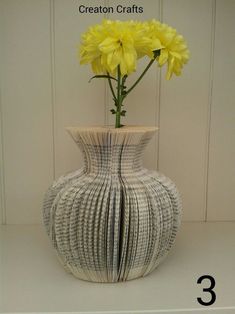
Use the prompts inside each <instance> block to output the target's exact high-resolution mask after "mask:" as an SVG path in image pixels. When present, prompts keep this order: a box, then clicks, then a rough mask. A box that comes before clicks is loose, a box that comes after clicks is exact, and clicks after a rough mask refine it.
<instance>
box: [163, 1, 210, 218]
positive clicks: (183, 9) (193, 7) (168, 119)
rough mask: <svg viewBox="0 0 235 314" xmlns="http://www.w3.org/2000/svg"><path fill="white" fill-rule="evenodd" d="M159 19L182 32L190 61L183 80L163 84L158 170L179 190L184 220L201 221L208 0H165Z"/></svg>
mask: <svg viewBox="0 0 235 314" xmlns="http://www.w3.org/2000/svg"><path fill="white" fill-rule="evenodd" d="M177 8H180V10H179V9H178V10H177ZM182 16H183V17H184V18H182ZM163 20H164V21H166V22H167V23H168V24H172V25H174V26H175V27H176V29H177V30H178V31H179V32H180V33H184V36H185V38H187V42H188V45H189V49H190V52H191V58H190V60H189V63H188V65H187V66H186V67H185V69H184V72H183V75H182V77H180V78H174V79H172V80H171V81H170V82H168V81H166V80H165V78H164V77H163V79H162V84H161V86H162V89H161V107H160V110H161V111H160V112H161V115H160V147H159V169H160V171H161V172H163V173H165V174H166V175H168V176H169V177H170V178H172V179H173V180H174V181H175V182H176V184H177V186H178V188H179V190H180V191H181V194H182V199H183V206H184V219H186V220H204V219H205V191H206V186H205V184H206V165H205V161H206V154H207V151H206V141H207V131H208V125H207V123H208V116H207V115H208V105H209V102H208V99H209V87H210V86H209V80H210V57H211V51H210V47H211V31H212V29H211V24H212V1H204V0H198V1H188V0H177V1H171V0H166V1H164V7H163ZM199 34H200V35H199ZM202 47H203V49H202ZM163 76H164V75H163Z"/></svg>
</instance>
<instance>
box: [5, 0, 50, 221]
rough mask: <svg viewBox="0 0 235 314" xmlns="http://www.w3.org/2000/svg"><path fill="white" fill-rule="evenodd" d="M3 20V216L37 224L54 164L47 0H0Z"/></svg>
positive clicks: (10, 219) (12, 219)
mask: <svg viewBox="0 0 235 314" xmlns="http://www.w3.org/2000/svg"><path fill="white" fill-rule="evenodd" d="M1 19H2V22H1V23H2V26H3V29H2V42H1V45H2V47H1V48H2V51H1V60H0V62H1V70H2V73H1V88H2V89H1V91H2V97H1V99H2V120H3V136H4V161H5V195H6V210H7V215H6V218H7V223H36V222H39V221H40V220H41V203H42V197H43V193H44V191H45V188H46V187H47V186H48V184H49V182H50V181H51V180H52V168H53V167H52V130H51V121H52V113H51V90H50V40H49V39H50V38H49V1H48V0H40V1H36V0H33V1H32V0H21V1H18V0H11V1H7V0H3V1H2V2H1Z"/></svg>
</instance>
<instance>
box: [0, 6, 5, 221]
mask: <svg viewBox="0 0 235 314" xmlns="http://www.w3.org/2000/svg"><path fill="white" fill-rule="evenodd" d="M2 13H3V2H2V1H0V60H1V59H2V44H1V43H2V42H3V18H2ZM1 73H2V65H1V62H0V224H2V223H5V204H4V203H5V192H4V162H3V134H2V130H3V125H2V122H3V120H2V101H1V98H2V96H1V89H2V87H1V85H2V84H1V80H2V77H1Z"/></svg>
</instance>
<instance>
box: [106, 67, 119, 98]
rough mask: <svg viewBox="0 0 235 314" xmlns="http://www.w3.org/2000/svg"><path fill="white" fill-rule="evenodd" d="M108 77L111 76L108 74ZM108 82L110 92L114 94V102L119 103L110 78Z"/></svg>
mask: <svg viewBox="0 0 235 314" xmlns="http://www.w3.org/2000/svg"><path fill="white" fill-rule="evenodd" d="M107 74H108V76H109V73H108V72H107ZM108 82H109V87H110V90H111V92H112V95H113V99H114V101H115V102H116V101H117V98H116V95H115V93H114V89H113V85H112V82H111V79H110V77H108Z"/></svg>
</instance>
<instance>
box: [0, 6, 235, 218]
mask: <svg viewBox="0 0 235 314" xmlns="http://www.w3.org/2000/svg"><path fill="white" fill-rule="evenodd" d="M81 3H82V1H80V0H79V1H73V0H66V1H65V0H41V1H36V0H34V1H30V0H21V1H17V0H11V1H7V0H0V8H1V10H0V23H1V27H0V41H1V42H0V70H1V73H0V77H1V81H0V91H1V106H2V117H1V121H2V138H1V139H0V146H1V149H0V152H1V150H2V157H3V158H1V159H2V160H3V161H4V163H3V161H2V160H1V168H2V169H1V173H0V177H1V182H2V187H1V191H2V192H1V197H2V202H1V204H3V206H1V207H2V210H1V209H0V210H1V211H2V215H1V216H2V217H3V222H7V223H9V224H11V223H38V222H40V220H41V202H42V198H43V194H44V191H45V190H46V189H47V187H48V186H49V185H50V183H51V182H52V180H53V176H54V175H55V177H56V178H57V177H58V176H59V175H61V174H63V173H65V172H68V171H70V170H73V169H75V168H77V167H79V166H80V165H81V154H80V153H79V151H78V149H77V147H76V146H75V145H74V143H73V142H72V140H71V139H70V138H69V136H68V135H67V134H66V132H65V130H64V128H65V127H66V126H75V125H92V124H105V123H113V121H114V119H113V118H114V117H113V116H112V115H111V114H110V113H109V111H108V110H109V109H110V106H111V102H110V98H109V96H108V93H107V86H106V88H105V82H104V81H102V80H96V81H95V80H94V81H93V82H92V83H90V84H88V79H89V78H90V77H91V76H92V73H91V71H90V68H89V67H87V66H80V65H79V62H78V60H77V56H76V45H77V44H78V43H79V40H80V35H81V33H82V32H83V31H85V29H86V28H87V27H88V26H89V25H90V24H94V23H98V22H100V21H101V20H102V18H103V15H102V14H92V15H85V14H79V13H78V5H79V4H81ZM94 3H95V5H102V4H107V5H108V4H109V3H110V4H112V3H115V4H116V2H115V1H113V0H110V1H107V0H106V1H105V0H103V1H102V0H99V1H95V2H94V1H93V0H89V1H86V5H94ZM120 3H121V4H123V5H126V6H127V5H128V4H131V3H132V2H131V1H129V0H120ZM135 3H136V4H137V5H142V6H143V7H144V13H143V14H142V15H141V14H130V15H128V14H126V15H123V16H122V15H121V16H118V15H117V14H116V15H110V17H111V18H120V19H130V18H134V19H149V18H157V19H159V18H161V17H163V21H164V22H167V23H169V24H170V25H172V26H174V27H176V29H177V30H178V31H179V32H180V33H182V34H183V35H184V37H185V38H186V39H187V41H188V43H189V48H190V50H191V60H190V61H189V64H188V65H187V66H186V67H185V69H184V70H183V75H182V76H181V77H180V78H173V79H172V81H170V82H166V81H165V78H164V73H163V75H162V77H161V84H159V78H160V75H159V72H158V71H155V70H156V68H154V67H153V68H152V69H151V71H150V72H149V73H148V74H147V76H146V77H145V79H144V80H143V81H142V83H141V84H140V85H139V86H138V88H137V89H136V90H134V91H133V93H132V94H131V95H130V97H129V98H128V100H127V103H126V109H127V118H126V119H125V122H126V123H131V124H146V125H159V126H160V133H159V134H158V136H157V137H156V139H155V140H153V141H152V142H151V143H150V144H149V147H148V148H147V150H146V153H145V156H144V162H145V165H146V166H148V167H149V168H155V167H158V168H159V170H160V171H161V172H163V173H165V174H166V175H168V176H169V177H170V178H172V179H173V180H174V181H175V182H176V184H177V186H178V187H179V190H180V192H181V194H182V197H183V205H184V214H183V219H184V220H194V221H198V220H204V219H206V217H207V219H208V220H234V219H235V209H234V193H233V191H234V187H235V183H234V178H235V173H234V170H235V167H234V156H235V151H234V149H235V145H234V136H235V130H234V116H235V114H234V108H235V107H234V96H235V95H234V88H233V86H234V77H235V75H234V69H235V61H234V50H235V41H234V31H233V30H234V27H235V19H234V18H233V17H234V16H235V7H234V1H232V0H230V1H229V0H225V1H219V0H217V1H216V0H198V1H194V0H177V1H171V0H164V1H162V0H157V1H155V0H148V1H144V0H137V1H136V2H135ZM215 7H216V10H214V8H215ZM215 11H216V23H215V25H214V18H215ZM214 31H215V45H214V47H213V48H214V49H211V48H212V42H213V38H214ZM213 55H214V57H215V60H213ZM213 61H214V62H213ZM143 63H144V62H142V63H141V64H140V67H139V69H140V70H141V69H143V66H144V64H143ZM211 65H213V67H211ZM130 80H132V81H134V76H133V77H132V78H130ZM212 83H213V84H212ZM160 85H161V88H160ZM212 86H213V93H212V98H211V87H212ZM159 90H160V92H161V94H159ZM221 103H223V105H222V106H221ZM123 121H124V120H123ZM4 175H5V177H4ZM218 178H219V179H218ZM207 183H208V186H207ZM4 204H5V206H4ZM207 206H208V207H207ZM4 208H5V209H4ZM5 218H6V219H5ZM0 221H1V220H0Z"/></svg>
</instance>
